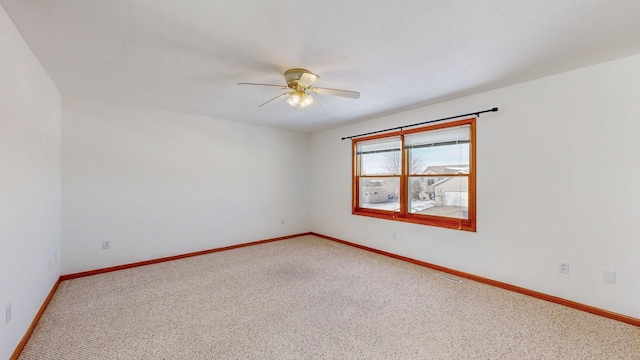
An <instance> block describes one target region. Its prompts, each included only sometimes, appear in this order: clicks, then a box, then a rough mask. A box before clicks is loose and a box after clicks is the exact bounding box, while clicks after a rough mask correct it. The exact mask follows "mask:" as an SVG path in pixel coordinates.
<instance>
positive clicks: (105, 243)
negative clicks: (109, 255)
mask: <svg viewBox="0 0 640 360" xmlns="http://www.w3.org/2000/svg"><path fill="white" fill-rule="evenodd" d="M102 249H103V250H109V249H111V240H103V241H102Z"/></svg>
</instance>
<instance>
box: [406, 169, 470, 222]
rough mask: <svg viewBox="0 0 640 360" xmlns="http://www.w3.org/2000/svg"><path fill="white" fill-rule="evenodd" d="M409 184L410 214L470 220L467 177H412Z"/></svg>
mask: <svg viewBox="0 0 640 360" xmlns="http://www.w3.org/2000/svg"><path fill="white" fill-rule="evenodd" d="M409 184H410V189H411V191H410V192H409V212H410V213H412V214H423V215H431V216H442V217H449V218H456V219H468V217H469V178H468V177H467V176H449V177H446V176H412V177H409Z"/></svg>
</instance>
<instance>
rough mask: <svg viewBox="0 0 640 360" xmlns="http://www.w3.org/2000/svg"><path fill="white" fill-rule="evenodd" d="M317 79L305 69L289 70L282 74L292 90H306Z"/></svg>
mask: <svg viewBox="0 0 640 360" xmlns="http://www.w3.org/2000/svg"><path fill="white" fill-rule="evenodd" d="M318 78H319V76H318V75H316V74H314V73H312V72H311V71H309V70H306V69H290V70H287V71H285V73H284V79H285V80H286V82H287V85H288V86H289V87H290V88H292V89H298V88H299V87H302V88H304V89H307V88H308V87H309V86H311V84H313V83H314V82H315V81H316V80H318Z"/></svg>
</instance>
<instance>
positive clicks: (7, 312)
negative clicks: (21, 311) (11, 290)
mask: <svg viewBox="0 0 640 360" xmlns="http://www.w3.org/2000/svg"><path fill="white" fill-rule="evenodd" d="M5 319H6V322H7V323H8V322H9V321H11V303H9V305H7V307H6V308H5Z"/></svg>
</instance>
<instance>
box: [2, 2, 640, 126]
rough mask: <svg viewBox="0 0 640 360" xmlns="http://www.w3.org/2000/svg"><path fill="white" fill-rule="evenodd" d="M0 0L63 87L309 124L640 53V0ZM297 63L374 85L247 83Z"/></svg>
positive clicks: (277, 79) (217, 114) (333, 80)
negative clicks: (307, 98)
mask: <svg viewBox="0 0 640 360" xmlns="http://www.w3.org/2000/svg"><path fill="white" fill-rule="evenodd" d="M0 3H1V4H2V5H3V7H4V8H5V10H6V11H7V12H8V13H9V15H10V16H11V18H12V19H13V21H14V22H15V24H16V26H17V27H18V29H19V30H20V32H21V33H22V35H23V36H24V38H25V39H26V40H27V42H28V43H29V45H30V46H31V48H32V49H33V51H34V52H35V54H36V55H37V56H38V58H39V59H40V61H41V62H42V64H43V65H44V67H45V68H46V69H47V71H48V73H49V74H50V75H51V77H52V78H53V80H54V82H55V83H56V85H57V86H58V88H59V89H60V91H61V92H62V93H63V94H71V95H81V96H85V97H91V98H99V99H105V100H114V101H118V102H124V103H129V104H135V105H146V106H151V107H157V108H164V109H169V110H177V111H182V112H187V113H194V114H200V115H206V116H210V117H213V118H218V119H226V120H234V121H242V122H246V123H252V124H259V125H265V126H272V127H277V128H284V129H291V130H298V131H305V132H314V131H318V130H321V129H326V128H329V127H333V126H337V125H341V124H344V123H346V122H352V121H356V120H364V119H368V118H373V117H377V116H380V115H383V114H389V113H393V112H396V111H400V110H404V109H409V108H413V107H418V106H421V105H425V104H429V103H434V102H438V101H442V100H445V99H450V98H454V97H459V96H463V95H468V94H472V93H476V92H480V91H485V90H488V89H492V88H497V87H501V86H505V85H508V84H513V83H517V82H521V81H525V80H529V79H534V78H538V77H541V76H545V75H550V74H554V73H558V72H562V71H566V70H569V69H573V68H578V67H583V66H587V65H590V64H595V63H599V62H603V61H607V60H612V59H616V58H621V57H624V56H629V55H633V54H638V53H640V0H529V1H525V0H522V1H517V0H458V1H455V0H451V1H436V0H398V1H384V0H342V1H333V0H328V1H318V0H315V1H310V0H296V1H287V0H269V1H265V0H247V1H241V0H236V1H223V0H218V1H214V0H184V1H176V0H108V1H88V0H87V1H79V0H75V1H72V0H0ZM293 67H302V68H306V69H309V70H311V71H312V72H314V73H316V74H318V75H320V79H319V80H318V81H317V82H316V83H315V84H314V85H315V86H320V87H329V88H338V89H347V90H356V91H359V92H361V94H362V95H361V98H360V99H359V100H353V99H346V98H336V97H328V96H322V95H317V96H316V97H317V98H318V99H319V100H320V102H321V103H322V104H323V105H324V109H322V108H320V107H318V106H312V107H311V108H309V109H308V110H306V111H303V110H300V109H295V110H294V109H292V108H291V107H290V106H289V105H287V103H286V102H285V101H284V100H282V101H280V102H276V103H271V104H270V105H268V106H266V107H262V108H258V105H259V104H261V103H263V102H265V101H267V100H269V99H270V98H272V97H274V96H276V95H278V94H279V93H280V90H278V89H277V88H259V87H256V88H253V87H238V86H236V83H238V82H259V83H271V84H284V77H283V75H282V74H283V72H284V71H285V70H287V69H289V68H293ZM497 102H499V99H496V103H497Z"/></svg>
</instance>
